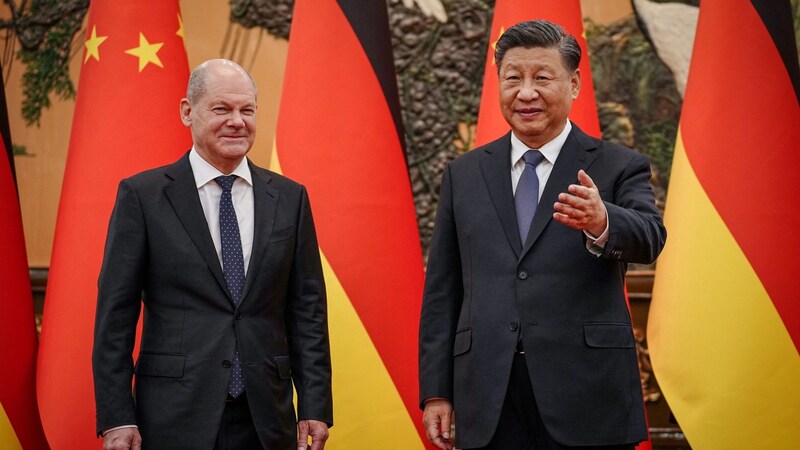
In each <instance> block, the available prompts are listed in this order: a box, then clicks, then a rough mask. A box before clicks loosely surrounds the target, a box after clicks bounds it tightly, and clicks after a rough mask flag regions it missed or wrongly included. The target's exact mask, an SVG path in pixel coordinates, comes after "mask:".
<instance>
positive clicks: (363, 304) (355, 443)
mask: <svg viewBox="0 0 800 450" xmlns="http://www.w3.org/2000/svg"><path fill="white" fill-rule="evenodd" d="M388 24H389V23H388V15H387V10H386V1H385V0H369V1H365V0H338V1H337V0H297V1H296V2H295V9H294V16H293V21H292V31H291V37H290V39H289V53H288V57H287V58H288V59H287V63H286V74H285V77H284V86H283V94H282V96H281V105H280V114H279V116H278V129H277V133H276V148H275V151H274V152H273V159H272V168H273V170H279V171H280V170H282V172H283V173H284V174H285V175H287V176H288V177H290V178H293V179H295V180H297V181H299V182H300V183H303V184H304V185H305V186H306V187H307V188H308V192H309V196H310V198H311V204H312V206H313V210H314V221H315V224H316V229H317V235H318V237H319V246H320V251H321V254H322V257H323V258H322V261H323V269H324V271H325V282H326V285H327V291H328V311H329V322H330V340H331V359H332V364H333V372H334V377H333V395H334V398H335V403H336V406H335V408H336V427H335V428H334V429H333V431H332V432H331V438H330V440H329V441H328V445H327V447H326V448H328V447H329V448H331V449H357V448H368V447H370V448H371V447H373V446H375V447H383V448H393V449H403V450H406V449H409V450H410V449H422V448H424V446H425V444H424V443H425V442H426V441H427V440H426V439H424V435H425V431H424V430H423V428H422V414H421V412H420V410H419V406H418V403H417V402H418V393H417V392H418V388H417V337H418V322H419V311H420V307H421V301H422V285H423V268H422V251H421V249H420V244H419V233H418V231H417V222H416V215H415V211H414V200H413V198H412V195H411V184H410V181H409V177H408V169H407V167H406V162H405V159H404V152H403V138H402V134H401V130H402V127H401V126H400V105H399V100H398V95H397V82H396V79H395V69H394V61H393V59H392V48H391V42H390V34H389V28H388Z"/></svg>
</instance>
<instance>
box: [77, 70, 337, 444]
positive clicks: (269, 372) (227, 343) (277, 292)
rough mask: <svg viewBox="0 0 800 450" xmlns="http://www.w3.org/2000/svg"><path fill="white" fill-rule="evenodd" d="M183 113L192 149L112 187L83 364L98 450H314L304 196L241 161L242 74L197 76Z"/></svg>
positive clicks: (326, 390)
mask: <svg viewBox="0 0 800 450" xmlns="http://www.w3.org/2000/svg"><path fill="white" fill-rule="evenodd" d="M186 97H187V98H185V99H183V100H181V104H180V111H181V119H182V120H183V123H184V124H185V125H186V126H187V127H189V128H190V129H191V133H192V139H193V141H194V146H193V148H192V149H191V151H189V152H188V153H187V154H186V156H184V157H182V158H181V159H180V160H178V161H177V162H175V163H173V164H171V165H168V166H165V167H161V168H158V169H153V170H149V171H146V172H143V173H140V174H138V175H135V176H133V177H131V178H128V179H125V180H122V182H121V183H120V186H119V192H118V195H117V201H116V205H115V207H114V212H113V214H112V217H111V222H110V224H109V231H108V238H107V240H106V248H105V256H104V260H103V266H102V269H101V273H100V279H99V283H98V285H99V294H98V303H97V317H96V325H95V342H94V352H93V370H94V380H95V397H96V402H97V429H98V434H101V435H102V436H103V438H104V448H106V449H128V448H132V449H138V448H145V449H158V450H163V449H192V450H197V449H209V450H210V449H212V448H213V449H219V450H223V449H230V450H233V449H256V448H258V449H260V448H266V449H270V450H272V449H293V448H305V447H306V445H307V438H308V437H311V438H312V445H311V448H312V449H313V450H319V449H322V448H323V447H324V444H325V440H326V439H327V437H328V427H329V426H331V425H332V422H333V418H332V416H333V412H332V398H331V364H330V354H329V344H328V329H327V307H326V300H325V283H324V280H323V276H322V269H321V264H320V257H319V250H318V247H317V238H316V233H315V231H314V221H313V219H312V216H311V208H310V206H309V200H308V195H307V194H306V190H305V188H304V187H303V186H301V185H299V184H297V183H295V182H293V181H291V180H289V179H286V178H284V177H282V176H280V175H278V174H275V173H272V172H270V171H268V170H265V169H262V168H260V167H257V166H256V165H254V164H252V163H251V162H249V161H248V160H247V158H246V157H245V155H246V154H247V152H248V151H249V150H250V148H251V146H252V145H253V141H254V139H255V113H256V87H255V83H254V82H253V79H252V78H251V77H250V75H249V74H248V73H247V72H246V71H245V70H244V69H242V68H241V67H240V66H239V65H237V64H235V63H233V62H231V61H227V60H210V61H206V62H205V63H203V64H201V65H200V66H198V67H197V68H196V69H195V70H194V71H193V72H192V75H191V77H190V79H189V86H188V89H187V96H186ZM142 303H144V326H143V330H142V338H141V346H140V351H139V355H138V360H137V362H136V365H135V366H134V364H133V360H132V355H131V354H132V351H133V345H134V336H135V333H136V324H137V321H138V318H139V311H140V308H141V304H142ZM134 374H135V375H136V378H135V379H136V385H135V389H134V391H133V394H132V392H131V378H132V376H133V375H134ZM292 382H294V387H295V388H296V390H297V402H298V404H297V415H298V417H297V418H298V419H299V422H296V420H297V419H296V417H295V411H294V407H293V404H292Z"/></svg>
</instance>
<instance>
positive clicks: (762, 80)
mask: <svg viewBox="0 0 800 450" xmlns="http://www.w3.org/2000/svg"><path fill="white" fill-rule="evenodd" d="M798 142H800V69H798V61H797V49H796V48H795V36H794V32H793V29H792V10H791V7H790V4H789V1H788V0H784V1H778V0H752V1H751V0H725V1H723V0H703V1H702V2H701V4H700V17H699V20H698V25H697V34H696V40H695V45H694V53H693V55H692V62H691V66H690V69H689V79H688V84H687V88H686V97H685V99H684V104H683V114H682V116H681V125H680V130H679V133H678V142H677V144H676V146H675V157H674V161H673V164H672V176H671V179H672V181H671V185H670V188H669V196H668V198H667V205H666V217H665V222H666V226H667V228H668V229H669V232H670V242H669V244H668V245H667V247H666V249H665V250H664V252H663V253H662V255H661V257H660V259H659V262H658V269H657V272H656V283H655V288H654V292H653V304H652V306H651V310H650V319H649V324H650V325H649V334H648V340H649V343H650V350H651V354H652V360H653V367H654V369H655V372H656V376H657V377H658V382H659V384H660V386H661V388H662V390H663V392H664V395H665V396H666V399H667V401H668V402H669V404H670V407H671V408H672V411H673V412H674V414H675V417H676V418H677V419H678V422H679V423H680V425H681V428H682V429H683V431H684V432H685V434H686V437H687V438H688V440H689V443H690V444H691V445H692V447H693V448H695V449H698V450H704V449H719V448H724V449H733V450H736V449H752V448H772V449H778V448H781V449H782V448H797V445H798V442H800V427H799V426H798V423H800V422H799V421H800V383H798V380H800V356H798V349H800V282H798V276H797V266H796V264H797V257H798V255H800V241H798V239H797V238H796V236H795V235H796V234H797V224H798V223H800V208H798V206H797V201H796V199H795V192H796V191H797V181H796V177H795V172H794V169H793V167H794V166H795V164H796V160H797V145H798Z"/></svg>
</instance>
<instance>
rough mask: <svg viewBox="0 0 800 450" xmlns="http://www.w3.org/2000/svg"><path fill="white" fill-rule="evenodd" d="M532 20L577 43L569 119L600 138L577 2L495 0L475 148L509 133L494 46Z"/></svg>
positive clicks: (575, 0) (578, 2)
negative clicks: (576, 89) (575, 91)
mask: <svg viewBox="0 0 800 450" xmlns="http://www.w3.org/2000/svg"><path fill="white" fill-rule="evenodd" d="M534 19H544V20H549V21H550V22H553V23H557V24H559V25H561V26H562V27H564V29H565V30H567V33H570V34H572V35H573V36H575V38H576V39H577V40H578V44H579V45H580V46H581V52H582V53H583V56H582V57H581V64H580V66H579V67H578V69H579V70H580V71H581V92H580V95H579V96H578V99H577V100H575V102H574V103H573V104H572V112H571V113H570V115H569V118H570V120H572V121H573V122H575V123H576V124H577V125H578V126H579V127H580V128H581V130H583V131H584V132H586V133H588V134H590V135H592V136H597V137H600V122H599V120H598V119H597V104H596V102H595V98H594V84H593V83H592V71H591V69H590V68H589V53H588V51H587V47H586V38H585V35H584V32H583V16H582V15H581V2H580V0H497V2H496V3H495V6H494V17H493V19H492V32H491V34H490V35H489V48H488V50H487V52H486V72H485V73H484V76H483V90H482V91H481V107H480V111H479V113H478V129H477V131H476V144H477V145H483V144H486V143H488V142H491V141H493V140H495V139H497V138H499V137H500V136H502V135H503V134H505V133H507V132H508V124H507V123H506V121H505V120H504V119H503V114H502V113H501V112H500V100H499V98H500V97H499V92H500V90H499V89H500V88H499V85H498V83H497V66H496V65H495V64H494V46H495V44H496V43H497V40H498V39H499V38H500V36H501V35H502V34H503V33H504V32H505V31H506V29H508V28H509V27H511V26H513V25H515V24H517V23H519V22H524V21H526V20H534Z"/></svg>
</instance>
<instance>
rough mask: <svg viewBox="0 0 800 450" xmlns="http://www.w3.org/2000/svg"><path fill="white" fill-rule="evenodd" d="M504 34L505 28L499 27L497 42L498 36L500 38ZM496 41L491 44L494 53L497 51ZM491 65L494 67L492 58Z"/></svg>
mask: <svg viewBox="0 0 800 450" xmlns="http://www.w3.org/2000/svg"><path fill="white" fill-rule="evenodd" d="M505 32H506V27H503V26H501V27H500V33H498V35H497V41H499V40H500V36H502V35H503V33H505ZM497 41H494V42H492V51H495V52H496V51H497ZM492 65H494V58H492Z"/></svg>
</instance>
